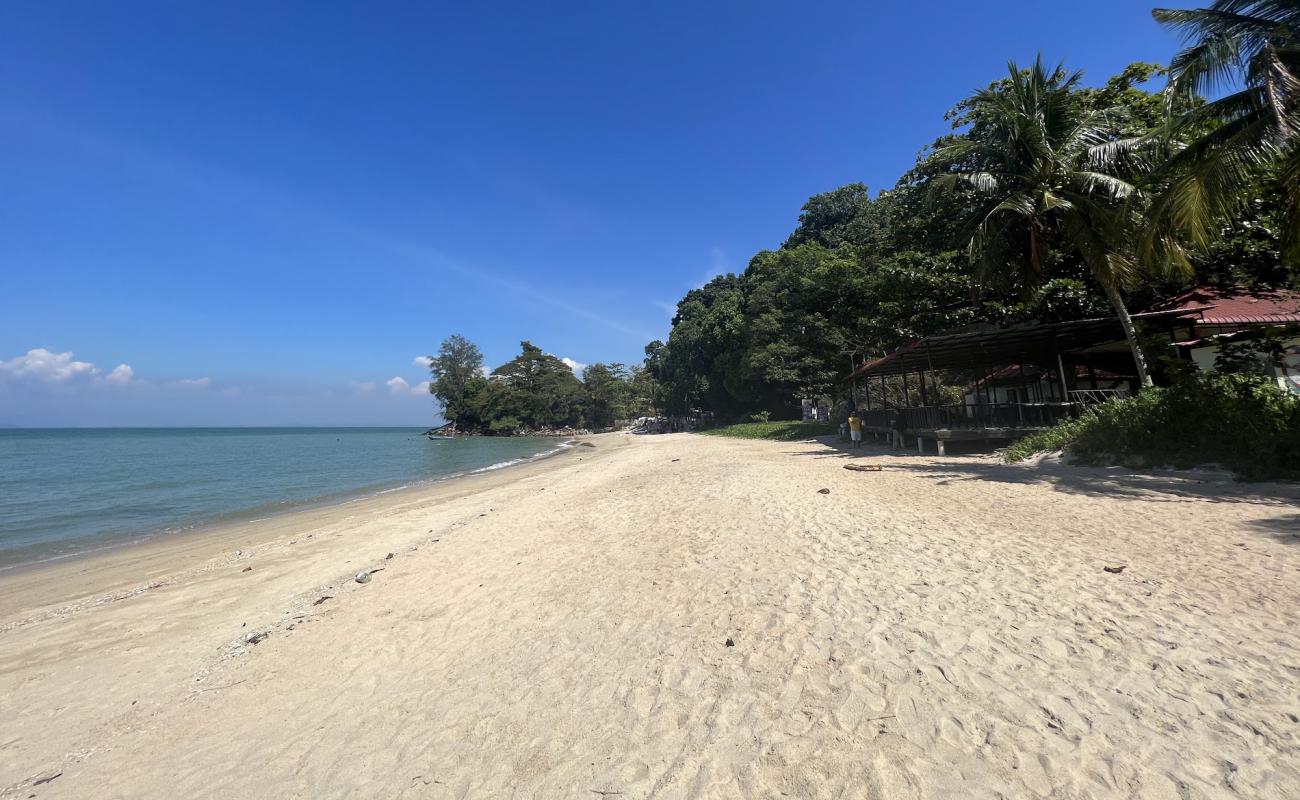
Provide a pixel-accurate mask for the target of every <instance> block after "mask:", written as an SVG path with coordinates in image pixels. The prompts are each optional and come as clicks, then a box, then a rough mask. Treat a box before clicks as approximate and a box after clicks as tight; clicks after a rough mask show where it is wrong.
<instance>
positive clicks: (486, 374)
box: [478, 364, 492, 378]
mask: <svg viewBox="0 0 1300 800" xmlns="http://www.w3.org/2000/svg"><path fill="white" fill-rule="evenodd" d="M478 371H479V372H481V373H483V377H484V378H491V377H492V368H491V367H489V366H488V365H487V364H484V365H483V366H481V367H479V368H478Z"/></svg>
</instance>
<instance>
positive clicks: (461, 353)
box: [429, 334, 483, 422]
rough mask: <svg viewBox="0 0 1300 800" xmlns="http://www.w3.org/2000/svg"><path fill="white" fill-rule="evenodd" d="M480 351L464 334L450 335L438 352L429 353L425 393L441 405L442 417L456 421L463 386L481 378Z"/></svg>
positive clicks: (462, 400)
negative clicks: (426, 389) (427, 387)
mask: <svg viewBox="0 0 1300 800" xmlns="http://www.w3.org/2000/svg"><path fill="white" fill-rule="evenodd" d="M482 372H483V353H482V352H481V351H480V350H479V349H478V346H477V345H475V344H474V343H473V342H471V341H470V340H468V339H466V338H465V337H464V336H460V335H458V334H454V335H452V336H448V337H447V338H446V339H444V340H443V342H442V346H441V347H439V348H438V355H436V356H429V374H430V375H431V376H432V380H431V381H429V392H430V394H432V395H433V396H434V397H436V398H438V402H439V403H441V404H442V414H443V418H444V419H447V420H450V421H452V422H455V421H456V417H457V415H458V414H459V413H460V410H461V408H460V407H461V405H462V404H463V402H464V400H465V397H466V387H467V386H468V384H469V383H470V381H471V380H473V379H474V378H481V377H482Z"/></svg>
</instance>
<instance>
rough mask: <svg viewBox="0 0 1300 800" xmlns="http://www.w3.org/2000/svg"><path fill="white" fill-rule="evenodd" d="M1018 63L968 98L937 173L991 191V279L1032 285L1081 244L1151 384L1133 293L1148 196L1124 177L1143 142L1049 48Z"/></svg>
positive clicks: (986, 225) (982, 261)
mask: <svg viewBox="0 0 1300 800" xmlns="http://www.w3.org/2000/svg"><path fill="white" fill-rule="evenodd" d="M1009 69H1010V75H1009V77H1008V78H1007V79H1006V80H1004V81H1002V82H1000V83H998V84H995V85H994V86H992V87H990V88H988V89H985V90H983V91H980V92H979V93H977V94H976V95H975V96H973V97H972V98H970V99H969V100H968V101H967V102H966V104H965V107H966V109H967V110H968V115H967V121H969V122H970V123H971V127H970V130H969V131H968V132H967V134H966V135H964V136H961V137H957V138H955V139H954V140H953V141H952V142H951V143H950V144H947V145H945V146H943V147H940V148H939V149H938V150H936V152H935V153H934V154H933V155H932V156H931V159H930V163H931V165H932V166H933V165H936V164H937V165H938V167H939V168H940V169H943V170H944V171H945V174H942V175H940V176H938V177H936V178H934V179H933V183H934V185H935V186H936V187H950V188H955V187H958V186H964V187H968V188H969V189H970V190H972V191H973V193H974V194H975V195H976V196H977V197H980V198H982V199H983V200H984V201H985V203H986V205H985V206H984V208H983V209H982V211H981V216H980V217H979V220H978V224H977V225H976V227H975V230H974V233H973V235H972V236H971V238H970V241H969V246H968V252H969V255H970V258H971V261H972V262H973V263H974V265H975V266H976V268H977V270H978V272H979V275H980V278H981V279H982V280H984V281H986V282H990V281H994V282H996V281H1000V282H1003V283H1015V284H1018V285H1020V286H1021V287H1026V288H1027V287H1031V286H1033V285H1036V284H1038V283H1041V282H1042V280H1044V277H1045V276H1044V274H1043V273H1044V259H1045V257H1046V253H1047V251H1048V250H1049V248H1050V247H1057V248H1061V249H1065V250H1070V251H1073V252H1075V253H1077V254H1078V255H1079V256H1080V257H1081V258H1082V259H1083V261H1084V263H1085V264H1086V265H1087V267H1088V269H1089V271H1090V272H1091V274H1092V276H1093V278H1094V279H1095V280H1096V281H1097V283H1098V285H1100V286H1101V288H1102V290H1103V291H1104V292H1105V293H1106V297H1107V298H1108V299H1109V300H1110V304H1111V306H1113V307H1114V310H1115V314H1116V315H1117V316H1118V317H1119V320H1120V323H1121V324H1122V325H1123V328H1124V335H1125V337H1126V338H1127V339H1128V343H1129V347H1130V348H1131V349H1132V351H1133V360H1134V362H1135V363H1136V365H1137V371H1138V377H1139V379H1140V380H1141V382H1142V385H1143V386H1150V385H1151V379H1150V377H1149V374H1148V370H1147V364H1146V359H1145V357H1144V356H1143V353H1142V349H1141V347H1139V345H1138V341H1137V332H1136V331H1135V329H1134V326H1133V320H1132V318H1131V317H1130V315H1129V312H1128V308H1127V306H1126V305H1125V303H1124V297H1123V291H1124V290H1125V289H1128V288H1131V287H1132V286H1133V285H1134V284H1135V283H1136V282H1137V281H1138V279H1139V277H1140V275H1141V272H1140V270H1139V265H1138V261H1137V259H1136V258H1135V257H1134V248H1133V241H1134V232H1135V230H1136V229H1137V227H1138V225H1137V223H1138V222H1139V221H1140V215H1139V213H1138V212H1139V210H1140V208H1141V206H1142V203H1143V202H1144V200H1145V198H1144V196H1143V195H1142V192H1141V190H1140V189H1139V188H1138V186H1137V185H1136V184H1135V183H1134V182H1133V181H1132V180H1131V179H1126V178H1125V177H1124V175H1125V174H1129V173H1135V172H1138V171H1140V170H1141V168H1142V164H1140V163H1139V161H1138V160H1137V156H1138V154H1139V150H1138V148H1136V147H1134V146H1132V145H1131V143H1128V142H1125V141H1122V140H1119V139H1117V137H1116V136H1115V135H1114V131H1113V126H1111V125H1108V123H1107V118H1106V114H1104V113H1101V112H1097V111H1092V110H1089V109H1088V108H1086V107H1085V105H1084V104H1083V103H1082V102H1080V101H1079V98H1078V97H1077V96H1075V92H1076V90H1077V88H1078V85H1079V81H1080V79H1081V77H1082V75H1081V73H1079V72H1069V71H1067V70H1066V69H1065V68H1064V67H1063V66H1058V67H1056V68H1054V69H1049V68H1047V67H1046V66H1044V64H1043V60H1042V56H1039V57H1038V58H1037V59H1036V60H1035V61H1034V65H1033V66H1032V67H1031V68H1029V69H1021V68H1020V67H1018V66H1017V65H1016V64H1015V63H1014V62H1012V63H1011V64H1010V65H1009ZM1130 178H1131V175H1130Z"/></svg>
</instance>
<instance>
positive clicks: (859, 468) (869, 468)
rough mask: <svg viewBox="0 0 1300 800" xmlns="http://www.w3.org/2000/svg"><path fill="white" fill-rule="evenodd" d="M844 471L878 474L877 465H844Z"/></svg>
mask: <svg viewBox="0 0 1300 800" xmlns="http://www.w3.org/2000/svg"><path fill="white" fill-rule="evenodd" d="M844 468H845V469H851V470H853V471H854V472H880V470H881V466H880V465H879V464H845V465H844Z"/></svg>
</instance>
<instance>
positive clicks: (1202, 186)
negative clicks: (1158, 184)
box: [1144, 0, 1300, 257]
mask: <svg viewBox="0 0 1300 800" xmlns="http://www.w3.org/2000/svg"><path fill="white" fill-rule="evenodd" d="M1152 13H1153V15H1154V16H1155V18H1156V21H1157V22H1159V23H1160V24H1162V25H1164V26H1166V27H1167V28H1170V29H1172V30H1173V31H1175V32H1176V33H1178V34H1180V35H1181V36H1182V38H1183V41H1184V42H1185V43H1186V46H1185V47H1184V49H1183V50H1182V51H1180V52H1179V53H1178V55H1177V56H1175V57H1174V60H1173V62H1172V64H1171V65H1170V74H1169V87H1168V89H1167V94H1168V97H1169V100H1170V102H1171V104H1175V103H1182V104H1185V105H1188V104H1190V105H1191V106H1192V107H1191V108H1189V109H1187V110H1184V111H1182V112H1181V113H1179V114H1178V116H1177V117H1176V119H1175V121H1174V123H1175V124H1174V134H1175V135H1177V136H1182V137H1186V138H1188V139H1189V140H1190V141H1188V142H1187V144H1186V147H1185V148H1183V149H1182V150H1181V151H1180V152H1178V153H1177V154H1176V155H1175V156H1174V157H1173V158H1171V159H1170V161H1169V163H1168V164H1167V165H1166V166H1165V172H1166V173H1167V174H1168V175H1169V176H1170V180H1171V183H1170V185H1169V188H1168V189H1167V191H1165V192H1164V193H1163V194H1162V195H1161V196H1160V198H1159V199H1158V201H1157V202H1156V203H1155V204H1154V206H1153V208H1152V214H1151V216H1152V218H1153V224H1152V227H1151V230H1152V231H1156V232H1158V231H1162V230H1173V231H1176V232H1177V233H1179V234H1181V235H1182V236H1184V237H1186V238H1187V239H1188V240H1189V241H1191V242H1192V243H1193V244H1195V245H1197V246H1198V247H1200V248H1202V249H1207V248H1209V247H1210V246H1211V245H1212V244H1213V243H1214V241H1215V240H1216V238H1217V237H1218V236H1219V234H1220V232H1221V229H1222V228H1223V227H1224V226H1225V225H1227V224H1229V223H1231V222H1232V221H1233V220H1234V219H1235V218H1236V217H1237V215H1238V214H1239V212H1241V211H1242V210H1243V209H1244V208H1246V207H1247V205H1248V204H1249V203H1250V202H1251V200H1252V199H1254V198H1255V197H1256V196H1257V189H1258V187H1259V185H1260V184H1261V183H1263V182H1265V181H1266V180H1267V179H1269V178H1270V177H1276V178H1278V180H1279V182H1280V184H1281V188H1282V191H1283V194H1284V196H1285V197H1286V200H1287V202H1286V206H1285V208H1286V212H1285V215H1284V217H1285V219H1284V223H1285V227H1284V231H1283V236H1282V240H1283V243H1284V245H1285V248H1286V251H1287V252H1288V253H1290V254H1291V255H1292V256H1293V257H1294V256H1296V255H1300V235H1298V232H1300V127H1298V126H1300V3H1298V2H1296V1H1295V0H1215V2H1213V3H1212V4H1211V5H1210V6H1209V8H1199V9H1156V10H1155V11H1153V12H1152ZM1238 87H1239V88H1238ZM1225 88H1227V89H1236V91H1230V92H1229V93H1228V94H1226V95H1224V96H1222V97H1220V98H1218V99H1215V100H1211V101H1209V102H1206V103H1204V104H1195V102H1194V101H1196V100H1198V99H1200V98H1204V97H1207V96H1211V95H1213V94H1215V93H1216V92H1218V91H1220V90H1221V89H1225ZM1145 244H1146V242H1144V245H1145Z"/></svg>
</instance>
